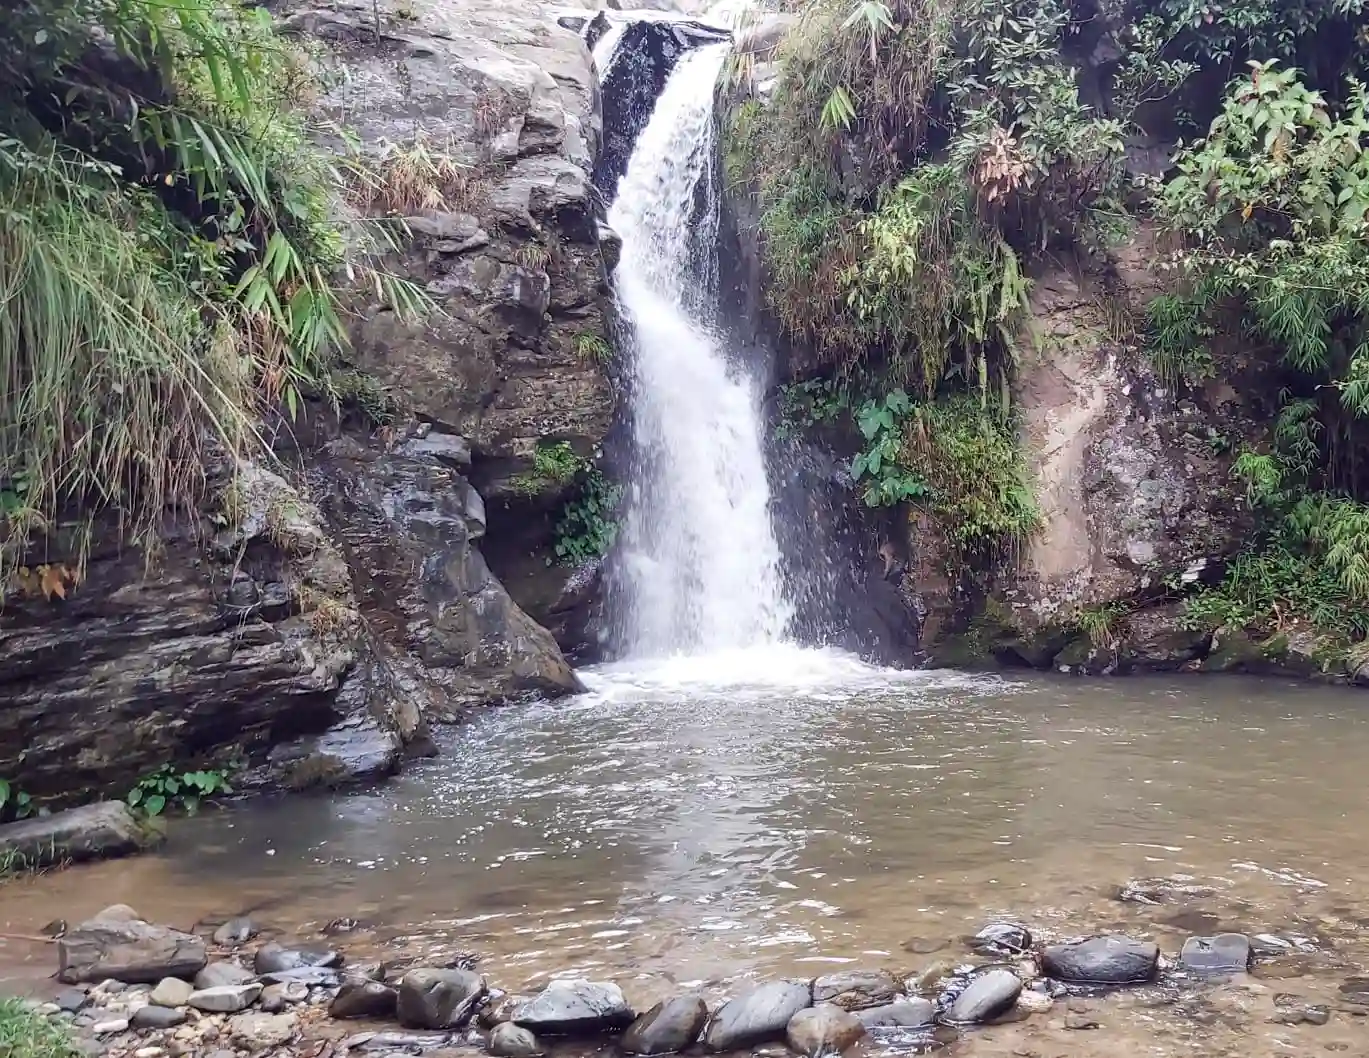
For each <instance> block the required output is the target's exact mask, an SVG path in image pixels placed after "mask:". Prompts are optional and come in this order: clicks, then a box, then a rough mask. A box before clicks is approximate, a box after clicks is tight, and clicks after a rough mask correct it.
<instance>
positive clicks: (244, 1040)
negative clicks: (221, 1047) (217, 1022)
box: [228, 1012, 298, 1052]
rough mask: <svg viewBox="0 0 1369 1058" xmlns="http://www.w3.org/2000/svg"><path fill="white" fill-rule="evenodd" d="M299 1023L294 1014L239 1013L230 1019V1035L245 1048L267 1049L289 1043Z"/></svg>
mask: <svg viewBox="0 0 1369 1058" xmlns="http://www.w3.org/2000/svg"><path fill="white" fill-rule="evenodd" d="M297 1024H298V1019H297V1018H296V1017H295V1015H294V1014H258V1013H255V1012H253V1013H251V1014H238V1015H236V1016H234V1017H231V1018H229V1019H228V1035H229V1036H230V1037H231V1038H232V1040H233V1042H234V1043H236V1044H237V1045H238V1046H239V1047H241V1048H243V1049H245V1050H248V1051H254V1052H255V1051H266V1050H270V1049H271V1048H273V1047H282V1046H284V1045H285V1044H287V1043H289V1042H290V1040H291V1039H293V1038H294V1035H295V1028H296V1026H297Z"/></svg>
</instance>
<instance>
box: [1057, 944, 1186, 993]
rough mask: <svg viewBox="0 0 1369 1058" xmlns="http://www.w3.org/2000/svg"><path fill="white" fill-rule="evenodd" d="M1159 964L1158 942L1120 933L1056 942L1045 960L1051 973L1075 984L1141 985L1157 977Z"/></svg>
mask: <svg viewBox="0 0 1369 1058" xmlns="http://www.w3.org/2000/svg"><path fill="white" fill-rule="evenodd" d="M1159 965H1160V949H1159V947H1158V946H1157V945H1156V944H1155V943H1153V942H1152V941H1144V940H1133V939H1132V938H1130V937H1120V936H1106V937H1092V938H1090V939H1088V940H1083V941H1077V942H1075V943H1073V944H1053V945H1051V946H1050V947H1048V948H1047V949H1046V950H1045V952H1043V953H1042V959H1041V968H1042V970H1043V972H1044V973H1046V974H1047V976H1050V977H1056V978H1059V979H1060V980H1061V981H1067V982H1069V983H1071V984H1091V985H1128V984H1140V983H1143V982H1146V981H1152V980H1154V979H1155V974H1156V971H1157V970H1158V969H1159Z"/></svg>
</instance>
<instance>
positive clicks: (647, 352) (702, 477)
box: [609, 44, 792, 657]
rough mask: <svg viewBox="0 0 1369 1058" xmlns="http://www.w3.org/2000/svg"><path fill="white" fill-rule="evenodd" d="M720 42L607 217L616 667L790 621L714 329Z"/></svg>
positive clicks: (750, 432) (691, 71) (684, 86)
mask: <svg viewBox="0 0 1369 1058" xmlns="http://www.w3.org/2000/svg"><path fill="white" fill-rule="evenodd" d="M728 47H729V46H728V45H727V44H718V45H710V46H707V47H703V48H698V49H696V50H693V51H691V52H688V53H687V54H685V55H684V56H683V57H682V58H681V59H680V61H679V62H678V64H677V65H676V68H675V69H674V71H673V72H672V73H671V75H670V78H669V80H668V82H667V83H666V86H665V89H664V91H663V92H662V93H661V96H660V98H659V100H658V101H657V103H656V107H655V110H654V111H653V112H652V115H651V119H650V121H649V122H648V124H647V126H646V128H645V129H644V130H643V131H642V133H641V135H640V136H639V138H638V140H637V144H636V146H635V148H634V150H633V153H632V157H631V159H630V161H629V162H628V166H627V172H626V174H625V175H624V177H623V179H622V181H621V182H620V184H619V186H618V197H617V199H616V200H615V201H614V203H613V205H612V207H611V209H610V210H609V223H610V224H611V225H612V226H613V228H614V229H615V230H616V231H617V232H618V234H619V235H620V236H621V237H622V240H623V249H622V257H621V260H620V263H619V265H618V268H617V271H616V273H615V281H616V286H617V297H618V302H619V307H620V309H621V312H622V315H623V319H624V322H625V323H626V325H627V326H626V328H625V329H626V331H627V332H628V334H629V339H628V342H627V348H626V349H625V355H626V356H628V357H629V359H630V363H631V396H630V399H631V427H632V447H633V465H632V468H631V469H632V472H631V477H630V479H629V487H628V490H627V496H626V511H625V515H624V525H623V531H622V533H621V535H620V543H619V548H618V552H617V555H616V556H615V565H614V568H613V570H612V574H611V576H612V589H611V590H612V593H613V599H614V603H615V607H616V612H615V620H614V626H615V627H614V633H615V636H616V638H617V640H618V642H617V644H616V645H617V647H618V648H619V649H620V650H621V651H622V652H623V653H624V654H626V655H627V656H629V657H656V656H662V655H669V654H685V655H690V654H701V653H710V652H718V651H735V650H738V649H741V648H747V647H755V646H763V645H773V644H776V643H779V642H781V641H783V640H784V638H785V635H786V631H787V629H788V626H789V622H790V619H791V616H792V608H791V606H790V604H789V602H788V601H787V599H786V598H785V592H784V587H783V581H782V578H781V575H780V549H779V545H778V543H777V541H776V536H775V530H774V526H773V525H772V522H771V497H770V485H769V482H768V481H767V478H766V467H765V455H764V450H763V449H764V445H763V429H764V425H763V419H762V415H761V389H762V384H761V379H759V378H758V377H756V371H755V367H754V365H749V364H746V363H743V362H740V361H739V359H738V358H737V357H735V356H731V355H729V351H728V349H727V348H726V346H725V343H724V342H723V340H722V339H721V337H720V334H721V331H720V329H719V328H718V327H717V326H716V324H717V320H716V314H717V300H718V298H717V295H718V291H717V265H716V251H717V248H716V242H717V228H718V217H719V201H718V188H717V187H716V180H715V176H714V164H715V158H714V155H715V151H714V145H715V144H714V139H715V130H714V120H713V93H714V87H715V84H716V82H717V79H718V74H719V72H720V70H721V67H722V64H723V61H724V60H725V58H726V56H727V52H728Z"/></svg>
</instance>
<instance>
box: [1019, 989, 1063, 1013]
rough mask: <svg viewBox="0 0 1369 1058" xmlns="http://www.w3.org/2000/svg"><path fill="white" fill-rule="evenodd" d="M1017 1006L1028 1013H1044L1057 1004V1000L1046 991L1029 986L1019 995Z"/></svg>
mask: <svg viewBox="0 0 1369 1058" xmlns="http://www.w3.org/2000/svg"><path fill="white" fill-rule="evenodd" d="M1017 1006H1018V1009H1019V1010H1025V1011H1026V1012H1027V1013H1028V1014H1044V1013H1046V1011H1048V1010H1050V1009H1051V1007H1053V1006H1055V1000H1053V999H1051V997H1050V996H1048V995H1046V994H1045V993H1044V992H1037V991H1034V990H1033V989H1030V988H1027V989H1023V991H1022V994H1021V995H1019V996H1018V997H1017Z"/></svg>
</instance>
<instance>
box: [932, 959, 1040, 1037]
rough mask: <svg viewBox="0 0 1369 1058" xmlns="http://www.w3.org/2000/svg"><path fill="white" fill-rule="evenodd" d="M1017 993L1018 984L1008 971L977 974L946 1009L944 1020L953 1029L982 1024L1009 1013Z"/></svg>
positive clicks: (1018, 991)
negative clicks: (955, 1026) (953, 1026)
mask: <svg viewBox="0 0 1369 1058" xmlns="http://www.w3.org/2000/svg"><path fill="white" fill-rule="evenodd" d="M1021 992H1022V980H1021V978H1019V977H1018V976H1017V975H1016V974H1015V973H1013V972H1012V971H1011V970H989V971H988V972H987V973H981V974H977V975H976V976H975V977H973V978H972V979H971V980H970V983H969V984H968V985H966V986H965V990H964V991H963V992H961V993H960V995H958V996H956V998H955V1002H953V1003H952V1004H951V1005H950V1006H949V1007H948V1008H947V1009H946V1013H945V1020H946V1021H948V1022H951V1023H952V1024H956V1025H976V1024H982V1023H983V1022H986V1021H990V1020H992V1019H993V1018H996V1017H998V1016H999V1015H1000V1014H1005V1013H1007V1012H1008V1011H1009V1010H1011V1009H1012V1008H1013V1005H1014V1004H1015V1003H1016V1002H1017V997H1018V995H1020V994H1021Z"/></svg>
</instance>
